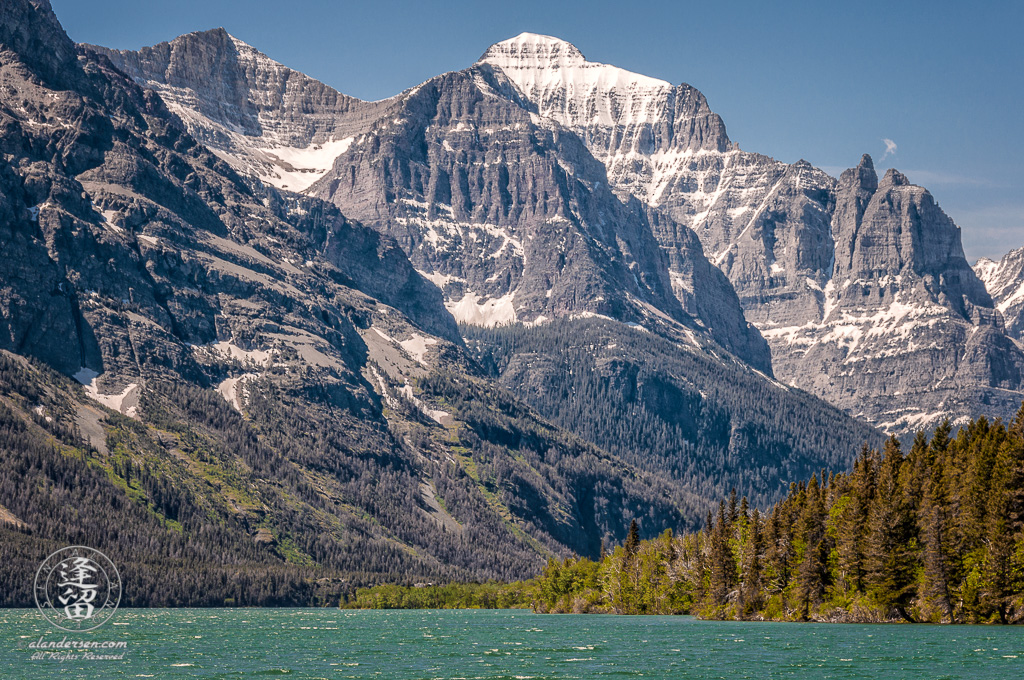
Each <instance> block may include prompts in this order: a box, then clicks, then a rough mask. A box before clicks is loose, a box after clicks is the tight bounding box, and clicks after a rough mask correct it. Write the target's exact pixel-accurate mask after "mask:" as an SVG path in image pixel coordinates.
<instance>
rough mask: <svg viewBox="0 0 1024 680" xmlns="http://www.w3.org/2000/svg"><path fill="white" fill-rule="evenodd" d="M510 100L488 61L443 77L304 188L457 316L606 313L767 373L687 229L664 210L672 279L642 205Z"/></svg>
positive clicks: (575, 141) (722, 284)
mask: <svg viewBox="0 0 1024 680" xmlns="http://www.w3.org/2000/svg"><path fill="white" fill-rule="evenodd" d="M518 99H519V98H518V96H517V93H516V92H515V90H514V88H513V87H512V85H511V84H510V83H509V82H508V80H507V79H505V78H504V77H503V76H501V75H500V74H496V73H495V72H494V71H493V69H491V68H489V67H488V66H486V65H484V66H478V67H474V68H472V69H469V70H468V71H464V72H458V73H452V74H447V75H444V76H440V77H438V78H436V79H434V80H432V81H429V82H427V83H425V84H424V85H422V86H420V87H419V88H417V89H416V90H415V91H414V92H413V93H411V94H408V95H406V96H404V97H403V100H404V101H403V105H402V107H401V108H400V109H395V115H396V116H397V117H396V118H394V119H391V118H389V119H387V120H381V121H379V122H378V123H377V124H375V125H374V126H373V127H371V128H370V129H369V130H368V131H367V133H366V135H365V136H364V137H361V138H360V140H359V141H358V142H356V143H355V144H354V145H353V146H352V148H350V149H349V150H347V151H346V153H344V154H343V155H342V156H340V157H339V158H338V160H337V161H336V163H335V167H334V168H333V169H332V171H331V172H330V173H328V175H326V176H325V177H324V178H323V179H322V180H320V181H319V182H317V184H315V185H314V186H313V187H311V189H310V193H312V194H313V195H317V196H321V197H323V198H325V199H327V200H330V201H332V202H333V203H335V204H336V205H338V206H339V207H341V209H342V210H343V211H344V212H345V213H346V214H349V215H352V216H353V217H355V218H356V219H359V220H361V221H363V222H365V223H367V224H370V225H374V226H375V227H376V228H378V229H380V230H381V231H384V232H385V233H388V234H390V235H392V236H394V237H395V238H396V239H398V241H399V242H400V243H401V244H402V246H403V248H405V250H406V252H408V253H409V254H410V257H411V259H412V260H413V262H414V264H416V265H417V267H418V268H420V269H421V270H422V271H424V272H425V273H426V275H427V276H428V277H429V278H431V279H432V280H434V281H435V283H437V284H438V285H439V286H441V288H442V289H443V290H444V292H445V296H446V298H447V300H448V301H449V302H448V308H449V309H450V310H451V311H452V312H453V314H454V315H455V316H456V318H457V319H459V320H461V321H466V322H468V323H477V324H482V325H493V324H497V323H504V322H509V321H521V322H525V323H532V324H537V323H543V322H544V321H545V320H548V319H552V318H561V317H563V316H573V315H576V316H579V315H600V316H608V317H611V318H614V319H618V320H621V321H626V322H629V323H638V324H646V325H648V326H652V327H654V328H661V327H663V326H664V327H666V332H668V333H670V334H673V335H674V336H676V337H680V338H694V340H693V341H694V342H697V343H698V344H699V343H701V342H706V340H707V339H710V340H711V341H713V342H714V343H717V344H718V345H720V346H722V347H724V348H726V349H728V350H729V351H732V352H733V353H735V354H736V355H737V356H740V357H742V358H743V359H744V360H745V361H748V362H750V363H752V364H753V365H755V366H757V367H758V368H761V369H762V370H764V371H765V372H768V371H770V364H769V361H768V356H767V352H766V351H765V345H764V344H763V342H762V341H761V339H760V338H759V337H757V334H756V332H754V331H753V329H752V328H750V327H749V326H748V324H747V323H746V322H745V320H744V319H743V316H742V311H741V310H740V307H739V305H738V303H737V300H736V298H735V295H734V294H733V292H732V291H731V290H730V286H729V285H728V282H727V281H725V280H724V279H723V278H721V277H720V276H718V273H717V272H714V270H713V269H712V268H711V267H710V266H708V265H707V263H706V260H705V259H704V257H703V253H702V251H701V248H700V245H699V242H698V241H697V240H696V239H695V238H694V237H693V236H692V234H689V233H687V232H686V230H685V229H679V228H678V227H677V225H673V224H672V223H671V220H669V219H665V218H663V217H660V216H659V219H660V220H661V222H662V227H661V228H662V229H664V230H665V231H672V232H673V233H677V237H676V240H675V241H674V243H673V246H672V248H671V249H670V251H671V252H672V253H674V255H675V257H676V258H677V259H680V260H684V261H685V262H686V265H685V266H686V267H687V271H686V272H685V274H680V275H678V276H677V277H676V279H675V280H674V279H673V277H672V276H670V274H669V269H668V268H667V266H666V264H667V258H666V254H668V253H666V252H665V251H664V250H663V248H661V247H660V246H659V243H658V241H657V239H656V238H655V236H654V229H653V227H652V224H651V218H650V216H649V215H648V214H647V212H646V210H645V209H644V206H643V205H642V204H640V202H639V201H637V200H636V199H634V198H629V199H628V200H627V201H625V202H622V201H621V200H619V199H618V198H617V197H616V196H615V195H614V194H613V193H612V192H611V191H610V189H609V187H608V180H607V177H606V174H605V170H604V167H603V166H602V165H601V164H599V163H596V162H595V161H594V159H593V157H592V156H591V154H589V153H588V152H587V149H586V148H585V147H584V146H583V145H582V144H581V143H580V140H579V138H578V137H577V136H575V135H572V134H567V133H565V132H564V131H562V130H561V129H559V128H558V127H544V126H540V125H537V124H536V123H535V122H534V120H533V116H535V115H536V114H534V113H533V112H532V111H531V110H530V109H529V108H528V107H524V106H523V105H522V103H521V102H520V101H518ZM676 287H682V288H683V289H685V290H686V291H688V292H689V293H690V294H689V295H688V296H677V295H675V293H674V289H675V288H676ZM708 301H714V304H704V303H706V302H708ZM695 333H696V334H699V336H701V337H703V338H705V340H701V339H700V338H699V337H698V335H695Z"/></svg>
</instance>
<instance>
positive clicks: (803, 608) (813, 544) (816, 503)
mask: <svg viewBox="0 0 1024 680" xmlns="http://www.w3.org/2000/svg"><path fill="white" fill-rule="evenodd" d="M796 535H797V538H798V540H799V541H800V544H801V545H802V547H803V551H802V555H799V556H798V558H799V560H800V561H799V563H798V565H797V568H796V589H795V593H794V594H795V595H796V598H797V602H798V604H799V608H800V612H801V618H803V619H804V620H806V619H807V618H808V617H809V616H810V611H811V607H812V606H814V605H817V604H818V603H819V602H820V601H821V598H822V595H823V594H824V592H825V580H826V560H827V555H828V552H827V549H826V545H825V508H824V503H823V499H822V489H821V488H820V487H819V485H818V478H817V476H813V477H811V481H810V483H809V484H808V485H807V489H806V491H805V500H804V504H803V508H802V509H801V512H800V518H799V521H798V522H797V529H796Z"/></svg>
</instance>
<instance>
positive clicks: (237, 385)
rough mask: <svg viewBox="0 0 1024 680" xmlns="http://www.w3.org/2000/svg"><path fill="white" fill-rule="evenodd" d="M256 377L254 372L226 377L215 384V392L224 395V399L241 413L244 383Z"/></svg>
mask: <svg viewBox="0 0 1024 680" xmlns="http://www.w3.org/2000/svg"><path fill="white" fill-rule="evenodd" d="M258 377H259V376H257V375H256V374H255V373H245V374H243V375H240V376H238V377H237V378H228V379H227V380H225V381H224V382H222V383H221V384H220V385H217V392H218V393H219V394H220V396H222V397H224V401H226V402H228V404H230V405H231V407H232V408H233V409H235V410H236V411H238V412H239V413H241V412H242V407H243V406H244V403H243V399H244V398H245V393H244V391H243V390H244V384H245V383H246V382H247V381H252V380H256V379H257V378H258Z"/></svg>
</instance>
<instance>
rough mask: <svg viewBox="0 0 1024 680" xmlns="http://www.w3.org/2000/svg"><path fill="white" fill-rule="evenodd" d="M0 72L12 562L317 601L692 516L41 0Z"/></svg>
mask: <svg viewBox="0 0 1024 680" xmlns="http://www.w3.org/2000/svg"><path fill="white" fill-rule="evenodd" d="M0 85H2V87H0V153H2V154H3V156H2V158H3V161H2V162H0V244H2V248H3V252H4V254H5V257H4V258H3V259H2V261H0V350H2V351H0V449H2V453H3V455H2V456H0V467H2V468H3V474H0V478H2V479H3V483H2V484H0V507H3V508H5V509H6V510H5V513H4V516H3V517H4V519H3V521H0V534H2V535H3V540H2V541H0V545H2V546H3V549H2V552H3V555H2V556H3V558H4V559H5V561H6V562H5V563H9V564H12V565H13V564H17V565H19V569H23V568H24V569H27V568H28V565H31V564H36V565H37V564H38V562H39V561H40V560H41V559H42V557H44V556H45V555H46V554H48V553H49V552H52V549H53V543H55V542H56V543H60V544H68V543H71V542H75V541H85V540H87V541H88V542H89V544H90V545H94V546H95V547H97V548H99V549H102V550H105V551H106V550H110V551H111V552H110V553H109V554H110V555H111V557H112V559H115V561H117V562H119V563H121V564H128V563H131V564H136V563H138V562H144V563H145V564H149V565H151V566H152V569H151V570H150V571H148V572H146V573H143V572H144V571H145V570H143V569H142V568H141V567H140V568H139V569H138V570H135V569H133V570H132V573H131V579H133V580H131V581H130V583H129V584H128V586H131V587H127V586H126V591H127V590H132V591H133V592H136V593H140V594H141V593H149V594H151V595H149V596H143V595H139V598H141V599H139V600H136V603H138V604H159V603H168V602H171V603H178V604H182V603H185V604H188V603H202V604H224V603H225V601H226V600H227V599H228V598H231V599H232V600H233V601H235V602H256V601H259V602H278V603H291V604H308V603H309V600H305V599H297V598H300V597H302V596H301V595H294V594H292V593H291V591H290V590H289V589H290V588H292V586H296V587H298V585H296V584H297V583H298V582H301V583H307V584H308V579H310V578H313V577H315V576H317V575H322V576H325V577H330V578H342V579H345V582H347V583H353V582H367V581H373V580H380V579H385V578H387V579H392V580H394V579H398V578H423V579H426V580H429V579H442V578H443V579H463V580H464V579H473V578H518V577H520V576H524V575H527V574H531V573H534V572H535V571H536V570H537V569H538V568H539V567H540V566H541V565H542V564H543V563H544V561H545V559H546V558H547V557H548V556H550V555H557V554H568V553H570V552H576V553H581V554H592V553H596V551H597V550H598V549H599V547H600V544H601V541H602V539H605V538H607V539H614V540H620V539H621V538H622V536H624V533H623V532H624V531H625V530H626V529H625V525H623V526H621V527H620V526H619V525H620V524H623V522H622V518H623V517H631V516H642V517H643V518H644V519H643V522H644V526H645V532H656V531H659V530H661V529H663V528H668V527H679V526H683V525H686V524H688V523H690V522H692V521H693V520H694V518H693V517H686V516H685V515H684V511H685V508H686V507H687V505H686V504H687V503H688V502H689V501H688V498H689V496H688V495H687V493H686V492H685V491H684V489H683V488H682V485H680V484H678V483H675V482H672V481H670V480H667V479H665V478H659V477H656V476H653V475H650V474H647V473H644V472H641V471H639V470H638V469H637V468H636V467H634V466H631V465H629V464H626V463H625V462H624V461H622V460H621V459H620V458H617V457H615V456H612V455H610V454H608V453H607V452H605V451H603V450H600V449H598V448H597V447H595V446H593V445H592V444H589V443H587V442H585V441H584V440H582V439H580V438H579V437H575V436H573V435H572V434H570V433H569V432H567V431H565V430H563V429H560V428H558V427H555V426H553V425H551V424H550V423H549V422H547V421H546V420H544V419H543V418H541V417H540V416H539V415H538V414H537V413H536V412H535V411H533V410H531V409H529V408H528V407H526V406H525V405H524V404H523V403H522V402H521V401H519V400H517V399H516V398H515V397H514V396H513V395H511V394H510V393H508V392H507V391H505V390H503V389H501V388H500V387H499V386H498V385H496V384H494V382H493V381H491V380H490V379H488V378H487V376H485V375H484V374H483V373H482V371H481V370H480V369H479V367H478V366H477V365H476V363H475V361H474V360H473V358H472V357H471V356H469V354H468V353H467V351H466V349H465V347H464V345H463V341H462V339H461V337H460V335H459V333H458V329H457V327H456V325H455V321H454V319H453V318H452V317H451V315H450V314H449V313H448V312H447V311H446V310H445V308H444V306H443V298H442V295H441V293H440V291H439V290H438V289H437V288H436V287H435V286H434V285H433V284H431V283H430V282H428V281H427V280H425V279H424V278H423V277H422V276H420V275H419V274H418V273H417V272H416V271H415V269H414V268H413V266H412V264H411V263H410V262H409V260H408V259H407V257H406V256H405V254H404V253H403V252H402V250H401V249H400V248H399V247H398V245H397V244H396V243H395V241H394V240H392V239H390V238H389V237H387V236H385V235H382V234H380V233H379V232H377V231H374V230H371V229H369V228H367V227H364V226H362V225H360V224H358V223H356V222H354V221H352V220H350V219H348V218H346V217H345V216H343V215H342V214H341V213H340V212H339V211H338V210H337V208H335V207H334V206H332V205H330V204H328V203H326V202H324V201H321V200H319V199H317V198H313V197H309V196H301V195H298V194H294V193H291V192H287V191H282V190H278V189H276V188H274V187H273V186H269V185H267V184H264V183H262V182H260V181H258V180H253V179H250V178H246V177H243V176H242V175H240V174H238V173H237V172H236V171H235V170H234V169H233V168H232V167H231V166H230V165H229V164H228V163H226V162H225V161H224V160H222V159H221V158H219V157H218V156H217V155H215V154H214V153H212V152H211V151H210V150H209V149H208V148H207V147H206V146H204V145H202V144H200V143H199V142H198V141H197V140H196V139H195V138H194V137H193V136H192V135H191V134H190V133H189V132H188V131H187V129H186V126H185V125H184V124H183V123H182V120H181V117H180V116H176V115H175V114H173V113H172V112H171V111H170V110H169V109H168V107H167V106H166V104H165V102H164V99H163V98H162V97H161V96H160V95H158V94H157V93H156V92H154V91H152V90H148V89H144V88H142V87H140V86H139V85H138V84H136V83H135V82H134V81H133V80H132V79H131V78H129V77H127V75H126V74H125V73H124V72H123V71H122V70H120V69H118V68H115V67H114V65H113V64H112V62H111V61H110V59H109V58H107V57H106V56H105V55H104V54H100V53H97V52H96V51H94V50H90V49H88V48H84V47H77V46H75V45H74V44H73V43H72V42H71V41H70V39H68V37H67V36H66V35H65V34H64V32H63V30H62V29H61V27H60V25H59V23H58V22H57V20H56V18H55V17H54V15H53V13H52V10H51V8H50V6H49V4H48V3H47V2H46V1H45V0H12V2H9V3H5V4H4V5H3V6H2V7H0ZM72 377H73V379H72ZM689 512H691V513H692V512H693V511H692V510H691V511H689ZM71 515H74V517H72V516H71ZM11 517H13V520H11V521H8V519H10V518H11ZM140 546H145V550H143V551H141V552H144V553H145V554H144V555H136V556H135V557H138V558H139V560H138V561H137V560H134V559H133V554H132V553H133V551H136V552H139V551H140ZM183 555H185V556H187V558H185V559H183V558H182V556H183ZM31 568H32V569H34V568H35V567H31ZM250 568H251V569H257V568H259V569H261V570H266V573H269V574H272V575H274V576H272V577H271V576H268V580H266V581H261V582H259V583H256V582H253V581H251V580H247V579H246V578H244V577H238V575H237V573H235V572H233V571H230V570H232V569H237V570H239V571H242V572H244V571H246V570H247V569H250ZM229 571H230V573H229ZM6 573H7V572H5V574H6ZM250 573H256V572H250ZM259 573H265V572H262V571H261V572H259ZM277 576H281V580H278V578H277ZM6 578H9V579H10V581H11V583H15V582H17V583H22V582H23V583H31V578H30V574H28V573H22V572H21V571H19V572H18V573H17V574H14V575H11V576H9V577H7V576H5V579H6ZM257 580H258V579H257ZM226 583H230V584H231V585H230V586H225V585H224V584H226ZM218 584H219V585H218ZM4 585H5V586H7V585H10V584H9V583H8V582H7V581H6V580H5V582H4ZM143 586H145V587H143ZM171 591H173V592H174V596H173V597H172V596H171V595H170V594H168V593H170V592H171ZM6 592H7V593H8V594H9V595H8V596H5V597H8V599H5V600H4V602H5V603H6V604H18V605H19V606H25V605H26V604H27V602H28V601H30V600H26V599H24V597H22V596H24V595H25V594H26V591H25V589H24V588H21V587H20V586H19V587H16V588H13V589H11V590H7V591H6ZM161 593H163V594H164V595H161ZM259 593H263V595H259ZM268 593H269V595H268ZM257 595H258V597H257ZM264 595H267V596H268V597H269V598H270V599H268V600H263V599H259V598H260V597H263V596H264ZM179 596H180V597H179ZM218 596H219V597H220V598H221V599H220V600H217V599H216V598H217V597H218ZM243 596H244V597H243ZM19 597H21V598H22V599H19ZM27 597H28V598H31V595H30V594H28V595H27ZM145 597H151V598H156V599H144V598H145ZM160 597H166V598H167V599H159V598H160ZM211 597H212V598H214V599H213V600H210V599H209V598H211ZM204 598H205V599H204ZM237 598H241V599H237Z"/></svg>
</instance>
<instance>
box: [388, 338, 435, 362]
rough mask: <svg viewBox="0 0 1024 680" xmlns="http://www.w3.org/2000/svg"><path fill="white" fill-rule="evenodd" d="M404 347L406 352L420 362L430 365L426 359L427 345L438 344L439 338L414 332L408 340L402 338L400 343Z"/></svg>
mask: <svg viewBox="0 0 1024 680" xmlns="http://www.w3.org/2000/svg"><path fill="white" fill-rule="evenodd" d="M398 344H399V346H401V348H402V349H404V350H405V352H406V354H408V355H409V356H411V357H412V358H413V359H415V360H416V361H417V362H418V363H420V364H421V365H423V366H428V364H427V361H426V358H425V357H426V354H427V347H429V346H430V345H436V344H437V340H436V339H435V338H428V337H426V336H423V335H419V334H418V333H413V334H412V337H411V338H409V339H408V340H402V341H401V342H399V343H398Z"/></svg>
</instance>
